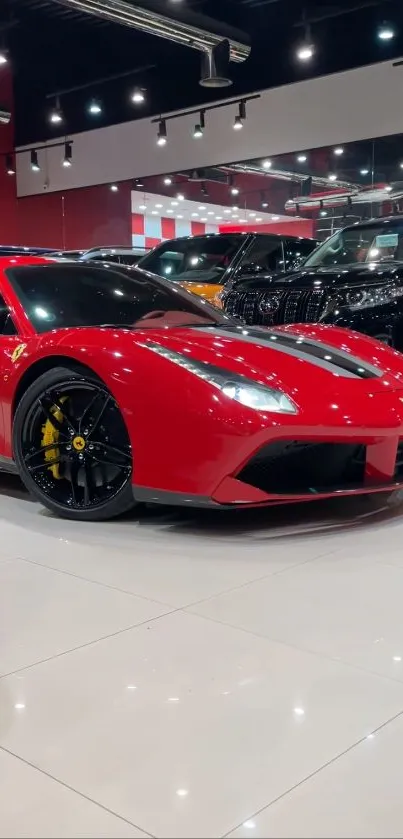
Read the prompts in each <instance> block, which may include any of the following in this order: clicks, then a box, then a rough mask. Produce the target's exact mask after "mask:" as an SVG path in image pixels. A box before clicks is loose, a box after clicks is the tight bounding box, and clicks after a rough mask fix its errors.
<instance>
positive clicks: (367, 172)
mask: <svg viewBox="0 0 403 839" xmlns="http://www.w3.org/2000/svg"><path fill="white" fill-rule="evenodd" d="M360 175H363V176H365V175H369V169H360Z"/></svg>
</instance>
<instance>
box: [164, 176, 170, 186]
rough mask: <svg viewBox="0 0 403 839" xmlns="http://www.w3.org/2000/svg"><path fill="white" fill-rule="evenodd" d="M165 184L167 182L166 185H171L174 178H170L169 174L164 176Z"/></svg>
mask: <svg viewBox="0 0 403 839" xmlns="http://www.w3.org/2000/svg"><path fill="white" fill-rule="evenodd" d="M164 184H165V186H171V184H172V178H170V177H169V175H167V177H166V178H164Z"/></svg>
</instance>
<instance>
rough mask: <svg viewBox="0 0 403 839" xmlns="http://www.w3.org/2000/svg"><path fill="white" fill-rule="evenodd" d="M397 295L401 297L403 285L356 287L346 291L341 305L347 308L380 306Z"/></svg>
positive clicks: (389, 301)
mask: <svg viewBox="0 0 403 839" xmlns="http://www.w3.org/2000/svg"><path fill="white" fill-rule="evenodd" d="M398 297H403V287H402V288H399V287H395V286H390V285H389V286H376V287H372V288H358V289H352V290H351V291H347V292H346V294H345V296H344V299H343V300H342V301H340V302H341V305H342V306H343V305H344V306H348V307H349V309H352V310H353V311H357V310H358V309H369V308H371V306H382V305H384V304H385V303H393V301H394V300H396V298H398Z"/></svg>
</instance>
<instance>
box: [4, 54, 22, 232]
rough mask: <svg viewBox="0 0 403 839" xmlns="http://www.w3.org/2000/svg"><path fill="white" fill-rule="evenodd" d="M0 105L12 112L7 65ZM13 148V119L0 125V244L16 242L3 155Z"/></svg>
mask: <svg viewBox="0 0 403 839" xmlns="http://www.w3.org/2000/svg"><path fill="white" fill-rule="evenodd" d="M0 107H4V108H6V109H7V110H9V111H11V113H13V109H14V102H13V84H12V76H11V70H10V67H9V66H8V65H1V66H0ZM13 149H14V124H13V120H11V122H10V123H9V124H8V125H5V124H3V125H0V244H2V245H3V244H4V245H15V244H17V238H18V231H17V196H16V186H15V176H13V175H7V172H6V167H5V163H6V161H5V156H4V155H6V154H8V153H9V152H12V151H13Z"/></svg>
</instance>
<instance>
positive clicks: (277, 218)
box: [271, 216, 280, 221]
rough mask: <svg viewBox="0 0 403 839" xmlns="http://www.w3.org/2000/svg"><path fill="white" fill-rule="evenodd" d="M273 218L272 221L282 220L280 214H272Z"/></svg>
mask: <svg viewBox="0 0 403 839" xmlns="http://www.w3.org/2000/svg"><path fill="white" fill-rule="evenodd" d="M271 220H272V221H280V216H272V217H271Z"/></svg>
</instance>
